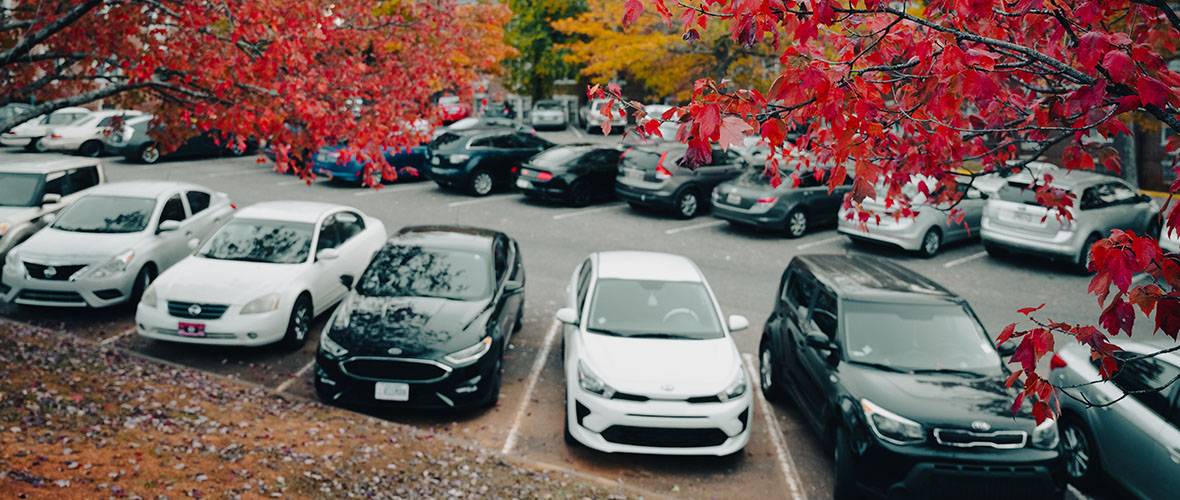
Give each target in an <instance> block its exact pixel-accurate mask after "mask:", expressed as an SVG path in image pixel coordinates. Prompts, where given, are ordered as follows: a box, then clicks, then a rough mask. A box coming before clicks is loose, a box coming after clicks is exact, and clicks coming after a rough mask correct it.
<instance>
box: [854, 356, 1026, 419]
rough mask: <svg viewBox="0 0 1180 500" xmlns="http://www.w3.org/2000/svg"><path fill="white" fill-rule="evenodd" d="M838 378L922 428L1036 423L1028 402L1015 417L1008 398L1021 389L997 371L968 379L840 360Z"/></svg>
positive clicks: (1011, 399)
mask: <svg viewBox="0 0 1180 500" xmlns="http://www.w3.org/2000/svg"><path fill="white" fill-rule="evenodd" d="M837 376H838V380H839V381H840V383H841V384H843V386H844V388H845V389H846V390H847V391H848V393H849V394H850V395H851V396H852V397H853V398H856V399H861V398H863V399H868V400H869V401H872V402H873V403H876V404H877V405H878V406H880V407H882V408H885V409H886V410H889V411H892V412H893V413H896V414H898V415H901V416H903V417H906V418H909V419H912V420H914V421H917V422H919V423H921V424H923V425H925V426H926V427H951V428H966V429H970V428H971V427H972V426H971V424H972V422H976V421H984V422H987V423H988V424H990V425H991V428H992V429H995V430H1005V429H1006V430H1024V431H1029V432H1031V431H1032V429H1033V426H1034V423H1033V420H1032V418H1031V413H1030V410H1031V408H1032V403H1031V402H1027V403H1026V404H1025V405H1024V406H1023V407H1022V408H1021V411H1020V412H1018V413H1017V414H1016V418H1015V419H1013V415H1012V409H1011V408H1012V403H1013V402H1015V401H1016V395H1017V394H1018V393H1019V392H1020V390H1019V388H1015V387H1013V388H1008V387H1005V386H1004V382H1005V380H1006V377H1005V376H1003V375H1000V374H996V375H995V376H988V377H978V378H969V377H964V376H959V375H943V374H930V375H926V374H910V373H892V372H886V371H882V370H878V369H875V368H870V367H863V366H858V365H856V364H852V363H841V364H840V367H839V371H838V372H837Z"/></svg>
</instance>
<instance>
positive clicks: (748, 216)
mask: <svg viewBox="0 0 1180 500" xmlns="http://www.w3.org/2000/svg"><path fill="white" fill-rule="evenodd" d="M713 216H714V217H717V218H718V219H724V220H727V221H731V222H737V223H739V224H745V225H748V226H754V227H759V228H763V229H781V228H784V227H786V224H787V210H786V208H785V207H781V206H779V205H778V204H775V205H774V206H772V207H771V208H770V210H767V211H765V212H753V211H749V210H743V209H740V208H734V207H731V206H729V205H726V204H724V203H717V202H716V201H714V202H713Z"/></svg>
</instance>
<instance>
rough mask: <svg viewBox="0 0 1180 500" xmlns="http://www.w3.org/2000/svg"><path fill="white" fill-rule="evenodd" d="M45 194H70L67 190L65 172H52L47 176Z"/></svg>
mask: <svg viewBox="0 0 1180 500" xmlns="http://www.w3.org/2000/svg"><path fill="white" fill-rule="evenodd" d="M45 194H58V195H62V196H65V195H66V194H69V193H68V192H67V188H66V173H65V172H50V173H49V174H47V175H46V176H45Z"/></svg>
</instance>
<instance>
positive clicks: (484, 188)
mask: <svg viewBox="0 0 1180 500" xmlns="http://www.w3.org/2000/svg"><path fill="white" fill-rule="evenodd" d="M495 184H496V183H495V179H492V174H491V172H488V171H487V170H476V171H475V172H474V173H472V174H471V183H470V184H469V185H468V186H467V190H468V191H470V192H471V194H473V195H476V196H487V195H489V194H491V193H492V187H493V186H495Z"/></svg>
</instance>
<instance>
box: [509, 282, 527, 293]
mask: <svg viewBox="0 0 1180 500" xmlns="http://www.w3.org/2000/svg"><path fill="white" fill-rule="evenodd" d="M523 288H524V282H523V281H516V280H508V281H505V282H504V293H512V292H517V291H520V290H521V289H523Z"/></svg>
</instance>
